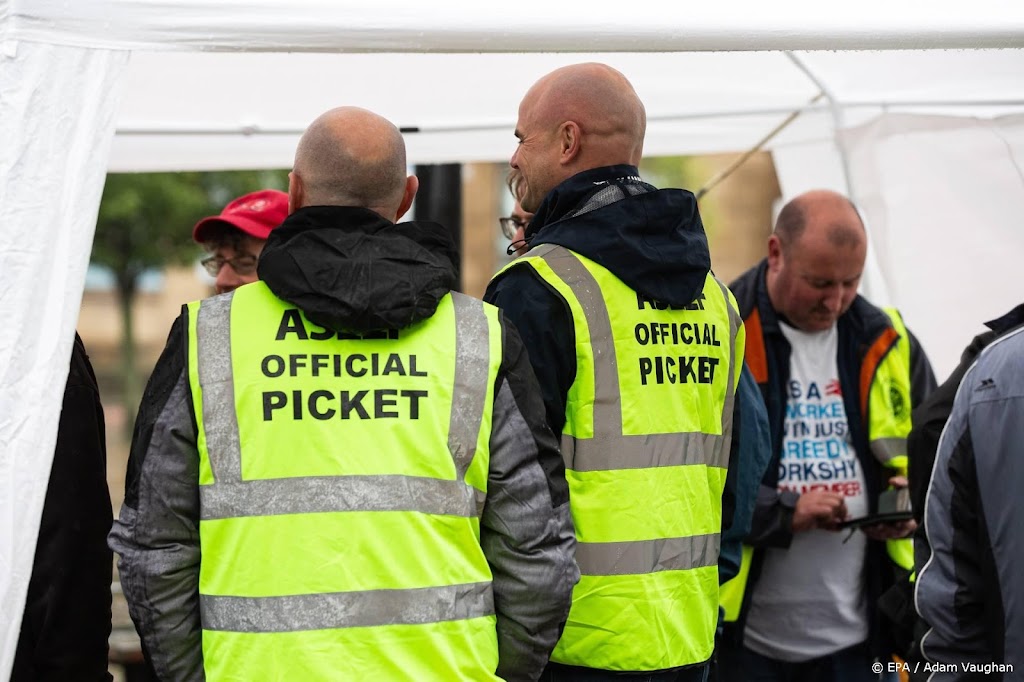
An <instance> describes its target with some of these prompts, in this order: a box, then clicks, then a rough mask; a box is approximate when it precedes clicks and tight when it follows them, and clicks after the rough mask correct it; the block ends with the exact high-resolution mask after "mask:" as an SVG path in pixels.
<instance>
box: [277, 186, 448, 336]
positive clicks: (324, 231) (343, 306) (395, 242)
mask: <svg viewBox="0 0 1024 682" xmlns="http://www.w3.org/2000/svg"><path fill="white" fill-rule="evenodd" d="M458 262H459V256H458V252H457V250H456V248H455V245H454V243H453V242H452V240H451V237H450V236H449V235H448V231H447V230H446V229H445V228H444V227H442V226H441V225H438V224H437V223H429V222H408V223H392V222H391V221H389V220H386V219H384V218H382V217H381V216H380V215H378V214H376V213H374V212H373V211H371V210H369V209H365V208H354V207H341V206H310V207H306V208H302V209H299V210H298V211H296V212H295V213H293V214H291V215H290V216H288V218H287V219H285V221H284V223H282V224H281V226H280V227H278V228H277V229H275V230H274V231H273V232H271V233H270V238H269V239H267V243H266V245H265V246H264V247H263V252H262V253H261V254H260V260H259V265H258V266H257V272H258V274H259V277H260V279H261V280H263V281H264V282H266V284H267V286H268V287H269V288H270V290H271V291H272V292H274V294H275V295H276V296H277V297H278V298H281V299H283V300H285V301H288V302H289V303H292V304H294V305H296V306H297V307H298V308H299V309H301V310H302V311H303V312H304V313H305V314H306V316H307V317H308V318H309V319H310V320H311V321H312V322H315V323H316V324H318V325H320V326H323V327H327V328H328V329H333V330H335V331H345V332H356V333H365V332H369V331H379V330H383V329H401V328H403V327H408V326H409V325H411V324H413V323H414V322H418V321H420V320H423V319H425V318H427V317H430V316H431V315H433V314H434V311H435V310H436V309H437V304H438V303H439V302H440V300H441V299H442V298H443V297H444V296H445V295H446V294H448V292H449V291H451V289H452V287H454V286H455V284H456V283H457V281H458V277H459V269H458Z"/></svg>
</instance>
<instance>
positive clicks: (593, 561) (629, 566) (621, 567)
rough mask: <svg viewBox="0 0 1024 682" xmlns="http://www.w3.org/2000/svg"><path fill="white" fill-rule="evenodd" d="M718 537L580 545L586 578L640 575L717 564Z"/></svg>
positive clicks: (578, 560)
mask: <svg viewBox="0 0 1024 682" xmlns="http://www.w3.org/2000/svg"><path fill="white" fill-rule="evenodd" d="M718 550H719V536H718V534H713V535H694V536H691V537H683V538H665V539H661V540H636V541H633V542H578V543H576V563H577V564H578V565H579V567H580V573H582V574H583V575H641V574H645V573H655V572H657V571H684V570H687V569H691V568H702V567H705V566H716V565H718Z"/></svg>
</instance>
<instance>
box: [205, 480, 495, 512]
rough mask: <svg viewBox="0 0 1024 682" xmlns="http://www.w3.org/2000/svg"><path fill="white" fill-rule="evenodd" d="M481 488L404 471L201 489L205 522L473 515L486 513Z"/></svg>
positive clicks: (250, 483) (243, 483)
mask: <svg viewBox="0 0 1024 682" xmlns="http://www.w3.org/2000/svg"><path fill="white" fill-rule="evenodd" d="M476 492H477V491H476V489H474V488H473V487H472V486H469V485H466V484H465V483H463V482H461V481H443V480H439V479H435V478H421V477H417V476H398V475H391V476H309V477H297V478H273V479H257V480H253V481H242V482H240V483H218V484H216V485H204V486H200V488H199V494H200V502H201V504H200V508H201V510H202V517H201V518H202V520H203V521H211V520H214V519H226V518H237V517H240V516H276V515H280V514H315V513H326V512H350V511H412V512H421V513H423V514H440V515H446V516H463V517H467V518H470V517H476V516H479V515H480V511H479V509H478V504H477V499H476ZM254 501H256V503H255V504H254Z"/></svg>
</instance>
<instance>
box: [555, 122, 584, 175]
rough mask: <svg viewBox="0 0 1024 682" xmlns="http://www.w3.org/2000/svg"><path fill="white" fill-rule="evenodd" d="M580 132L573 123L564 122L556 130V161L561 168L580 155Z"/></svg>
mask: <svg viewBox="0 0 1024 682" xmlns="http://www.w3.org/2000/svg"><path fill="white" fill-rule="evenodd" d="M581 133H582V131H581V130H580V126H579V124H578V123H576V122H575V121H566V122H565V123H563V124H562V125H561V126H560V127H559V128H558V146H559V155H558V161H559V163H561V164H562V165H563V166H564V165H567V164H570V163H572V162H573V161H574V160H575V159H576V157H577V156H579V153H580V149H581V147H580V145H581V144H582V139H581V138H582V134H581Z"/></svg>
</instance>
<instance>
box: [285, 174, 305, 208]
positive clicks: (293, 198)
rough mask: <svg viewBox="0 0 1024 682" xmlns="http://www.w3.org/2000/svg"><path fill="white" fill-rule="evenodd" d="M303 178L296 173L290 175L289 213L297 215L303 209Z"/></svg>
mask: <svg viewBox="0 0 1024 682" xmlns="http://www.w3.org/2000/svg"><path fill="white" fill-rule="evenodd" d="M302 195H303V188H302V178H300V177H299V174H298V173H296V172H295V171H292V172H291V173H289V174H288V213H295V212H296V211H298V210H299V209H300V208H302V199H303V196H302Z"/></svg>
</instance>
